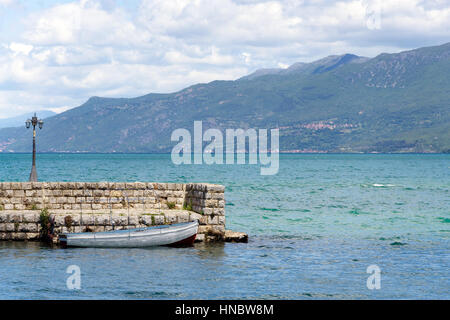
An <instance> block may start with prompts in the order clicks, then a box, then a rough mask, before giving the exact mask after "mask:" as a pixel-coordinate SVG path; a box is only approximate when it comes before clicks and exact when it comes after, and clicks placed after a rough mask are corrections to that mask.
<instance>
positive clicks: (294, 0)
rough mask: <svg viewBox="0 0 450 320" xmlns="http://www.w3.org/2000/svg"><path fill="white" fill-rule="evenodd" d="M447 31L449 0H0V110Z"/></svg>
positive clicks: (181, 83)
mask: <svg viewBox="0 0 450 320" xmlns="http://www.w3.org/2000/svg"><path fill="white" fill-rule="evenodd" d="M449 41H450V1H449V0H434V1H433V0H427V1H420V0H386V1H381V0H348V1H346V0H343V1H328V0H315V1H302V0H286V1H264V0H190V1H188V0H126V1H125V0H123V1H119V0H117V1H116V0H79V1H65V0H59V1H57V0H35V1H33V0H0V118H7V117H12V116H16V115H19V114H23V113H27V112H33V111H39V110H52V111H55V112H62V111H64V110H67V109H69V108H73V107H76V106H79V105H81V104H82V103H84V102H85V101H86V100H87V99H88V98H89V97H91V96H101V97H136V96H140V95H144V94H148V93H151V92H159V93H167V92H175V91H178V90H181V89H183V88H185V87H187V86H190V85H193V84H196V83H205V82H210V81H213V80H234V79H237V78H240V77H242V76H244V75H247V74H249V73H251V72H253V71H255V70H257V69H260V68H285V67H288V66H289V65H291V64H293V63H295V62H310V61H314V60H317V59H320V58H323V57H325V56H328V55H332V54H344V53H353V54H357V55H360V56H367V57H374V56H376V55H378V54H380V53H383V52H388V53H394V52H400V51H404V50H409V49H414V48H418V47H424V46H432V45H439V44H443V43H446V42H449Z"/></svg>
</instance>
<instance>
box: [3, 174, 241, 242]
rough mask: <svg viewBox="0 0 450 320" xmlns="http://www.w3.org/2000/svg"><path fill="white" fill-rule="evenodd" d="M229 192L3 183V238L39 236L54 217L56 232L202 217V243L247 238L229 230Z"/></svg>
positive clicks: (194, 186)
mask: <svg viewBox="0 0 450 320" xmlns="http://www.w3.org/2000/svg"><path fill="white" fill-rule="evenodd" d="M224 193H225V187H224V186H221V185H214V184H208V183H187V184H181V183H155V182H133V183H128V182H127V183H122V182H0V240H39V239H40V233H41V231H42V220H43V217H45V216H46V215H47V216H48V215H49V216H50V217H52V218H54V221H55V223H54V233H55V235H56V236H57V235H58V234H60V233H65V232H86V231H93V232H101V231H108V230H113V229H115V230H120V229H128V228H139V227H147V226H152V225H161V224H172V223H179V222H187V221H193V220H198V221H199V224H200V225H199V231H198V235H197V241H205V242H212V241H236V242H246V241H247V235H246V234H242V233H235V232H230V231H228V230H225V195H224Z"/></svg>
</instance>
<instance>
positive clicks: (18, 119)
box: [0, 110, 56, 129]
mask: <svg viewBox="0 0 450 320" xmlns="http://www.w3.org/2000/svg"><path fill="white" fill-rule="evenodd" d="M38 113H39V118H41V119H45V118H48V117H51V116H54V115H55V114H56V112H53V111H50V110H41V111H39V112H38ZM33 115H34V112H32V113H25V114H21V115H18V116H15V117H11V118H4V119H0V129H1V128H11V127H19V126H22V125H24V123H25V121H26V120H27V119H31V117H32V116H33Z"/></svg>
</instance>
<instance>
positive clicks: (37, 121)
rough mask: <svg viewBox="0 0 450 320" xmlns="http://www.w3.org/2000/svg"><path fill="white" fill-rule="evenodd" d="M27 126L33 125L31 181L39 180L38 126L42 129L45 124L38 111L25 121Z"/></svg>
mask: <svg viewBox="0 0 450 320" xmlns="http://www.w3.org/2000/svg"><path fill="white" fill-rule="evenodd" d="M25 126H26V127H27V129H29V128H30V127H31V126H33V166H32V167H31V173H30V182H37V172H36V126H39V129H42V127H43V126H44V121H42V120H41V119H38V118H37V117H36V113H35V114H34V116H33V117H32V118H31V119H28V120H27V121H25Z"/></svg>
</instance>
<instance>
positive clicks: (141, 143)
mask: <svg viewBox="0 0 450 320" xmlns="http://www.w3.org/2000/svg"><path fill="white" fill-rule="evenodd" d="M449 74H450V43H447V44H444V45H441V46H435V47H427V48H420V49H416V50H411V51H405V52H401V53H397V54H380V55H379V56H377V57H375V58H372V59H369V58H363V57H357V56H355V55H350V54H346V55H342V56H330V57H327V58H324V59H321V60H318V61H316V62H313V63H297V64H294V65H293V66H291V67H290V68H288V69H265V70H262V71H257V72H255V73H253V74H251V75H249V76H247V77H243V78H241V79H238V80H236V81H213V82H211V83H208V84H197V85H194V86H191V87H189V88H186V89H184V90H182V91H179V92H176V93H171V94H149V95H145V96H142V97H138V98H133V99H111V98H99V97H93V98H90V99H89V100H88V101H87V102H86V103H85V104H83V105H81V106H80V107H77V108H74V109H71V110H69V111H66V112H64V113H61V114H59V115H56V116H54V117H51V118H48V119H47V120H46V124H45V128H44V130H42V131H41V132H39V135H38V138H39V144H38V148H39V151H41V152H58V151H64V152H66V151H67V152H169V151H170V150H171V148H172V147H173V145H174V143H172V142H171V141H170V135H171V133H172V131H173V130H174V129H177V128H186V129H188V130H191V131H192V130H193V122H194V120H203V127H204V130H205V129H207V128H209V127H214V128H219V129H222V130H225V129H227V128H249V127H253V128H280V146H281V150H283V151H291V152H307V151H310V152H447V151H448V150H450V134H449V132H450V130H449V129H450V112H449V110H450V77H449ZM30 146H31V135H30V132H27V130H26V129H25V128H8V129H1V130H0V150H2V151H3V152H13V151H15V152H23V151H29V150H30Z"/></svg>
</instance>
